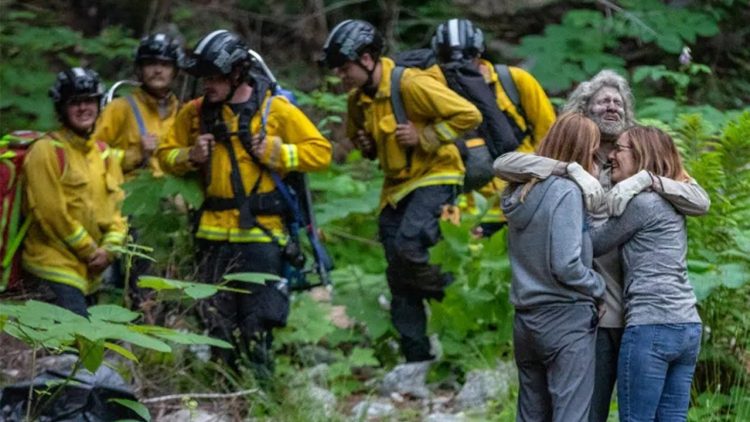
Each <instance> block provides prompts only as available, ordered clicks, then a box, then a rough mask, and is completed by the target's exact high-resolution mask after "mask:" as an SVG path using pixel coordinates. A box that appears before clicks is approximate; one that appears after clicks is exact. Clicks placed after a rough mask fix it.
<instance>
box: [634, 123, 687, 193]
mask: <svg viewBox="0 0 750 422" xmlns="http://www.w3.org/2000/svg"><path fill="white" fill-rule="evenodd" d="M622 136H627V138H628V140H629V141H630V147H631V150H630V151H631V152H632V154H633V161H634V163H635V167H636V171H641V170H648V171H650V172H651V173H653V174H654V175H655V176H663V177H666V178H669V179H673V180H678V181H686V180H688V179H689V178H690V176H689V175H688V174H687V172H686V171H685V168H684V167H683V165H682V157H680V152H679V151H678V150H677V147H676V146H675V144H674V141H673V140H672V137H671V136H669V135H668V134H666V133H664V132H663V131H662V130H660V129H658V128H655V127H653V126H633V127H631V128H630V129H628V130H626V131H625V133H623V135H622Z"/></svg>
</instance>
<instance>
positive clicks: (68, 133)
mask: <svg viewBox="0 0 750 422" xmlns="http://www.w3.org/2000/svg"><path fill="white" fill-rule="evenodd" d="M52 137H53V138H54V139H56V140H58V141H60V142H64V143H66V144H69V145H70V146H71V147H73V148H75V149H78V150H81V151H86V152H88V151H89V150H90V149H91V147H93V146H94V139H93V138H91V137H88V138H84V137H81V136H79V135H77V134H76V133H75V132H73V131H72V130H70V129H69V128H67V127H62V128H60V129H58V130H56V131H55V132H54V134H53V136H52Z"/></svg>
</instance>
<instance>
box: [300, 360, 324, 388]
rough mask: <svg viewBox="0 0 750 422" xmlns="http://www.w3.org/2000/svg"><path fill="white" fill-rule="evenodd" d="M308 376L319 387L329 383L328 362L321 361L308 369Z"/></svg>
mask: <svg viewBox="0 0 750 422" xmlns="http://www.w3.org/2000/svg"><path fill="white" fill-rule="evenodd" d="M305 372H307V377H308V378H309V379H310V381H312V382H313V383H315V385H317V386H319V387H325V386H327V385H328V364H325V363H320V364H318V365H315V366H313V367H312V368H310V369H308V370H307V371H305Z"/></svg>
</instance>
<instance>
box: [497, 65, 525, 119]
mask: <svg viewBox="0 0 750 422" xmlns="http://www.w3.org/2000/svg"><path fill="white" fill-rule="evenodd" d="M495 72H497V78H498V79H499V80H500V86H502V87H503V91H505V93H506V94H508V98H510V101H511V102H512V103H513V105H514V106H516V108H517V109H521V108H523V107H522V106H521V96H520V95H519V94H518V88H517V87H516V82H515V81H514V80H513V76H511V74H510V69H509V68H508V65H505V64H496V65H495Z"/></svg>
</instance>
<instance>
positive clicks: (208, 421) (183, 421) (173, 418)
mask: <svg viewBox="0 0 750 422" xmlns="http://www.w3.org/2000/svg"><path fill="white" fill-rule="evenodd" d="M158 422H231V420H230V419H229V418H227V417H224V416H221V415H217V414H215V413H210V412H206V411H205V410H200V409H197V410H188V409H182V410H178V411H177V412H174V413H170V414H168V415H165V416H163V417H161V418H159V421H158Z"/></svg>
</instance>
